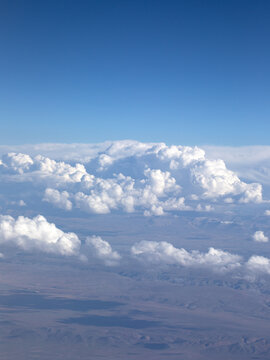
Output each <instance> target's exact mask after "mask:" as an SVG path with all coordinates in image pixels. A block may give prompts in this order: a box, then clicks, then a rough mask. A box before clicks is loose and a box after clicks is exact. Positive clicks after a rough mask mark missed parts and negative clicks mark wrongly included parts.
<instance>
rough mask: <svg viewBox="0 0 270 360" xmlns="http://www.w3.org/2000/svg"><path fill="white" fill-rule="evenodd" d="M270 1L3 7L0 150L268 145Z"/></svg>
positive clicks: (5, 1) (147, 0) (5, 0)
mask: <svg viewBox="0 0 270 360" xmlns="http://www.w3.org/2000/svg"><path fill="white" fill-rule="evenodd" d="M269 39H270V2H269V1H254V0H252V1H249V0H233V1H231V0H226V1H218V0H213V1H211V0H208V1H199V0H197V1H192V0H191V1H190V0H189V1H180V0H178V1H174V0H168V1H165V0H163V1H160V0H144V1H142V0H134V1H131V0H125V1H123V0H115V1H113V0H109V1H106V0H88V1H82V0H77V1H75V0H74V1H68V0H65V1H60V0H54V1H52V0H46V1H40V0H38V1H37V0H33V1H31V0H28V1H27V0H26V1H22V0H21V1H18V0H13V1H10V0H2V1H1V3H0V46H1V56H0V79H1V87H0V122H1V131H0V142H1V144H21V143H39V142H99V141H104V140H107V139H111V140H116V139H126V138H130V139H136V140H141V141H165V142H167V143H168V144H171V143H177V144H187V145H195V144H198V145H203V144H215V145H249V144H270V141H269V139H270V137H269V131H270V102H269V95H270V45H269Z"/></svg>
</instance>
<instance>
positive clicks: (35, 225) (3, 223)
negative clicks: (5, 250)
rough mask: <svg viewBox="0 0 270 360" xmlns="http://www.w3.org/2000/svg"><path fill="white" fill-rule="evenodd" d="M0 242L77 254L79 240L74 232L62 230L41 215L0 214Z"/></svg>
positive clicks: (55, 252)
mask: <svg viewBox="0 0 270 360" xmlns="http://www.w3.org/2000/svg"><path fill="white" fill-rule="evenodd" d="M0 244H9V245H15V246H17V247H19V248H21V249H23V250H26V251H33V250H38V251H41V252H45V253H53V254H60V255H67V256H69V255H78V253H79V250H80V245H81V242H80V240H79V239H78V237H77V235H76V234H74V233H65V232H63V231H62V230H60V229H58V228H57V227H56V226H55V224H53V223H49V222H48V221H47V220H46V219H45V217H43V216H41V215H38V216H36V217H34V218H33V219H30V218H27V217H24V216H19V217H18V218H17V219H14V218H13V217H12V216H9V215H0Z"/></svg>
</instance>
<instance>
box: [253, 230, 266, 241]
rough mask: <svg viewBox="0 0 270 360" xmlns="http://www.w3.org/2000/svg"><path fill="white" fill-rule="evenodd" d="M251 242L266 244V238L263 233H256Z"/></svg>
mask: <svg viewBox="0 0 270 360" xmlns="http://www.w3.org/2000/svg"><path fill="white" fill-rule="evenodd" d="M253 240H254V241H256V242H263V243H265V242H268V237H267V236H265V235H264V233H263V231H256V232H255V233H254V235H253Z"/></svg>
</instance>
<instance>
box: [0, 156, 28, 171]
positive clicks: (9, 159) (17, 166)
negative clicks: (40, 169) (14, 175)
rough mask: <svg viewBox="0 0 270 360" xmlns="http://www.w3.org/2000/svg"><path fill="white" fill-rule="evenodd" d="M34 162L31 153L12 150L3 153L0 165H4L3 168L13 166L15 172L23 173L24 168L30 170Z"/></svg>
mask: <svg viewBox="0 0 270 360" xmlns="http://www.w3.org/2000/svg"><path fill="white" fill-rule="evenodd" d="M33 163H34V162H33V160H32V159H31V157H30V156H29V155H27V154H21V153H18V154H16V153H14V152H11V153H8V154H6V155H3V158H2V160H1V163H0V165H2V166H3V168H6V169H10V168H11V169H13V170H14V171H15V172H18V173H19V174H22V173H23V172H24V170H28V169H29V168H30V166H31V165H33Z"/></svg>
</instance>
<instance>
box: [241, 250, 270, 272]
mask: <svg viewBox="0 0 270 360" xmlns="http://www.w3.org/2000/svg"><path fill="white" fill-rule="evenodd" d="M246 266H247V268H248V270H250V271H252V272H253V273H265V274H268V275H270V259H268V258H266V257H264V256H256V255H253V256H251V258H250V259H249V260H248V262H247V263H246Z"/></svg>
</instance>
